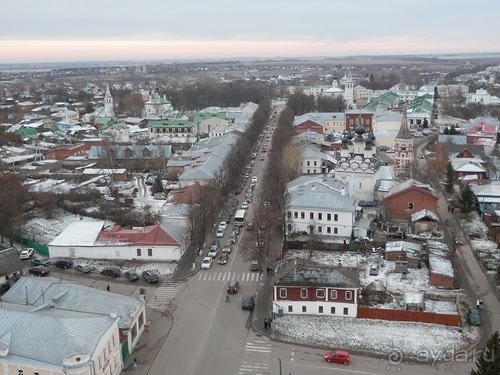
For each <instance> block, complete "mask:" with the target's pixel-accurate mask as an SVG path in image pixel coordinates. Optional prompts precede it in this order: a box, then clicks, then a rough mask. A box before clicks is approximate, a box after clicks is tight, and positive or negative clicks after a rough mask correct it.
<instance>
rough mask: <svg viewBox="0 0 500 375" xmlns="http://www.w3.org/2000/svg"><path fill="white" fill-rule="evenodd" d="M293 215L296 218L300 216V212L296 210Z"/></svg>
mask: <svg viewBox="0 0 500 375" xmlns="http://www.w3.org/2000/svg"><path fill="white" fill-rule="evenodd" d="M293 217H294V218H295V219H298V218H299V213H298V212H297V211H295V212H294V213H293Z"/></svg>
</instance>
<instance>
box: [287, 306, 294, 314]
mask: <svg viewBox="0 0 500 375" xmlns="http://www.w3.org/2000/svg"><path fill="white" fill-rule="evenodd" d="M288 312H290V313H291V312H293V306H292V305H288Z"/></svg>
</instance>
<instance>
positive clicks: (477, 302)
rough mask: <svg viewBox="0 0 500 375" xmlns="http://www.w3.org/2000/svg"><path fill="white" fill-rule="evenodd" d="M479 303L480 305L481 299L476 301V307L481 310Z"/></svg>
mask: <svg viewBox="0 0 500 375" xmlns="http://www.w3.org/2000/svg"><path fill="white" fill-rule="evenodd" d="M479 305H480V301H479V300H477V301H476V309H478V310H479Z"/></svg>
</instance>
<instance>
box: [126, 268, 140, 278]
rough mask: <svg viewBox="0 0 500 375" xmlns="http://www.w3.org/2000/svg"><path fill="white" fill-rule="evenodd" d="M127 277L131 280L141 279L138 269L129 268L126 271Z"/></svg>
mask: <svg viewBox="0 0 500 375" xmlns="http://www.w3.org/2000/svg"><path fill="white" fill-rule="evenodd" d="M124 275H125V278H126V279H127V280H129V281H137V280H139V275H138V274H137V271H136V270H128V271H125V273H124Z"/></svg>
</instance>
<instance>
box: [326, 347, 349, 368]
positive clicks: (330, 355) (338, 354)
mask: <svg viewBox="0 0 500 375" xmlns="http://www.w3.org/2000/svg"><path fill="white" fill-rule="evenodd" d="M325 361H326V362H328V363H331V362H333V363H342V364H344V365H348V364H349V363H351V356H350V355H349V353H347V352H346V351H344V350H335V351H333V352H327V353H326V354H325Z"/></svg>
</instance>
